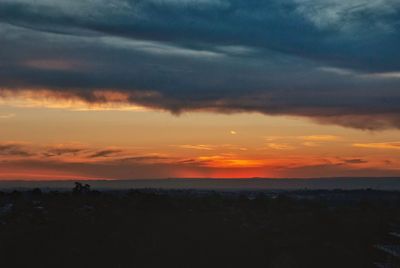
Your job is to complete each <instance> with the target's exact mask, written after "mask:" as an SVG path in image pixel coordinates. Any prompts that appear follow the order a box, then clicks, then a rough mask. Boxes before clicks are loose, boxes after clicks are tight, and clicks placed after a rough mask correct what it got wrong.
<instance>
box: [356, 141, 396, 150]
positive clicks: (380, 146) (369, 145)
mask: <svg viewBox="0 0 400 268" xmlns="http://www.w3.org/2000/svg"><path fill="white" fill-rule="evenodd" d="M353 147H358V148H370V149H395V150H400V142H378V143H355V144H353Z"/></svg>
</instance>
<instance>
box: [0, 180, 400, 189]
mask: <svg viewBox="0 0 400 268" xmlns="http://www.w3.org/2000/svg"><path fill="white" fill-rule="evenodd" d="M77 181H79V180H77ZM72 183H73V181H70V180H69V181H28V180H26V181H13V180H6V181H0V189H2V190H11V189H24V188H43V189H46V188H47V189H58V190H62V189H70V188H71V186H72ZM86 183H89V184H90V185H91V186H92V188H93V189H98V190H106V189H110V190H124V189H143V188H158V189H209V190H213V189H214V190H297V189H309V190H316V189H326V190H332V189H343V190H353V189H376V190H400V178H313V179H295V178H290V179H268V178H251V179H209V178H204V179H182V178H181V179H175V178H174V179H141V180H90V181H87V182H86Z"/></svg>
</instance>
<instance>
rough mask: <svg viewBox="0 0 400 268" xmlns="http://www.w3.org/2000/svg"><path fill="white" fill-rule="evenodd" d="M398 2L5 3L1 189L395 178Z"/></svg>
mask: <svg viewBox="0 0 400 268" xmlns="http://www.w3.org/2000/svg"><path fill="white" fill-rule="evenodd" d="M399 46H400V2H399V1H397V0H377V1H370V0H347V1H342V0H267V1H265V0H263V1H261V0H254V1H247V0H197V1H195V0H111V1H105V0H79V1H78V0H57V1H54V0H35V1H34V0H1V1H0V180H8V179H12V180H15V179H17V180H20V179H29V180H30V179H32V180H54V179H62V180H64V179H68V180H69V179H71V180H72V179H136V178H144V179H146V178H249V177H271V178H286V177H295V178H309V177H342V176H345V177H348V176H350V177H365V176H372V177H383V176H385V177H388V176H400V105H399V104H400V88H399V86H400V53H399V50H398V47H399Z"/></svg>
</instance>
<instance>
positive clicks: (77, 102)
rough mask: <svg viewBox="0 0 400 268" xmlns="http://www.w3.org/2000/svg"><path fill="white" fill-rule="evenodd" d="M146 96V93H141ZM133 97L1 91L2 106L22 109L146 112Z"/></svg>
mask: <svg viewBox="0 0 400 268" xmlns="http://www.w3.org/2000/svg"><path fill="white" fill-rule="evenodd" d="M141 94H146V93H141ZM130 97H131V95H130V94H127V93H123V92H117V91H112V90H98V91H93V92H92V93H91V95H90V96H89V98H90V101H87V100H85V99H84V98H82V97H80V96H78V95H76V94H74V93H73V92H71V93H67V92H58V91H50V90H45V89H43V90H38V89H36V90H7V89H0V105H1V104H2V105H7V106H13V107H22V108H50V109H66V110H73V111H104V110H117V111H144V110H148V108H145V107H143V106H138V105H134V104H132V103H131V102H130V101H129V99H130Z"/></svg>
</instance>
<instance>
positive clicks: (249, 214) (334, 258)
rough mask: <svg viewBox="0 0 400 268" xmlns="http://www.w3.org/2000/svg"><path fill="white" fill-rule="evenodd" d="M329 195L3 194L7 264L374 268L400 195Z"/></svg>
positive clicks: (1, 227) (0, 207) (0, 213)
mask: <svg viewBox="0 0 400 268" xmlns="http://www.w3.org/2000/svg"><path fill="white" fill-rule="evenodd" d="M325 193H326V192H325ZM328 193H329V194H333V196H334V197H335V198H337V200H336V201H337V202H336V201H335V200H334V201H335V202H332V197H330V198H328V199H324V198H321V192H318V191H316V192H314V194H313V191H310V192H307V193H304V192H303V193H298V192H295V193H292V194H277V195H273V196H266V195H264V194H262V193H260V194H258V195H256V196H255V197H252V198H249V197H248V196H245V195H239V194H237V195H231V196H226V195H222V194H219V193H209V194H203V195H196V194H195V192H187V193H183V194H182V193H181V194H174V193H173V192H151V191H130V192H125V193H105V192H97V191H92V190H91V189H90V186H88V185H87V186H86V185H82V184H79V185H78V184H77V185H76V186H75V188H74V190H73V191H71V192H69V193H67V192H49V193H43V192H42V191H41V190H40V189H34V190H32V191H29V192H12V193H0V262H1V265H0V266H1V267H4V268H12V267H40V268H42V267H43V268H45V267H56V268H61V267H68V268H77V267H85V268H86V267H110V268H114V267H139V268H141V267H176V268H179V267H185V268H186V267H188V268H190V267H202V268H207V267H221V268H222V267H271V268H286V267H288V268H296V267H299V268H300V267H301V268H303V267H304V268H311V267H318V268H321V267H325V268H329V267H332V268H338V267H363V268H366V267H373V261H374V257H375V250H374V248H373V245H374V244H376V243H378V242H379V241H380V240H381V239H382V238H383V237H384V236H385V235H386V233H387V232H388V228H389V227H388V226H389V224H390V223H391V222H393V221H396V220H397V219H398V217H399V210H398V208H399V207H400V203H399V198H395V197H396V196H397V197H399V194H398V193H392V195H393V196H394V197H393V198H392V197H391V198H389V199H385V198H382V199H379V198H374V199H369V198H366V199H363V198H361V199H357V200H358V201H354V200H353V199H351V200H352V201H351V202H342V201H343V200H346V198H344V199H343V200H342V199H341V198H342V196H346V194H347V195H352V194H358V195H360V192H356V193H355V192H336V193H335V192H328ZM366 193H368V192H366ZM369 194H371V191H370V192H369V193H368V194H367V195H366V196H369ZM372 194H373V196H376V195H378V197H379V194H381V195H385V193H383V192H376V193H375V192H373V193H372ZM299 195H300V197H301V196H303V197H304V196H306V198H303V197H302V198H298V197H299ZM310 196H311V198H310ZM313 196H314V197H315V198H312V197H313ZM328 196H330V195H328ZM361 197H362V195H361ZM382 200H383V201H382Z"/></svg>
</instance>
